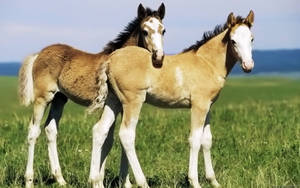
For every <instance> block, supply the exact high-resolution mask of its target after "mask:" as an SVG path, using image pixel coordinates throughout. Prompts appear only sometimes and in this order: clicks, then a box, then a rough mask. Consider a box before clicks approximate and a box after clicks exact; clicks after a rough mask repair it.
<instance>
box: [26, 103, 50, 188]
mask: <svg viewBox="0 0 300 188" xmlns="http://www.w3.org/2000/svg"><path fill="white" fill-rule="evenodd" d="M46 107H47V101H46V100H45V99H44V98H38V99H36V100H35V102H34V106H33V116H32V119H31V121H30V124H29V132H28V137H27V140H28V145H29V146H28V158H27V165H26V171H25V181H26V187H27V188H29V187H33V158H34V146H35V143H36V140H37V138H38V137H39V135H40V133H41V129H40V123H41V120H42V118H43V114H44V111H45V109H46Z"/></svg>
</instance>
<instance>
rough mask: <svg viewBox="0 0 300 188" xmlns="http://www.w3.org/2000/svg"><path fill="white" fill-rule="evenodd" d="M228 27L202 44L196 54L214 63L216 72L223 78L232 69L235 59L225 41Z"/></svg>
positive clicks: (211, 63)
mask: <svg viewBox="0 0 300 188" xmlns="http://www.w3.org/2000/svg"><path fill="white" fill-rule="evenodd" d="M227 32H228V29H226V30H225V31H223V32H222V33H220V34H219V35H217V36H215V37H214V38H212V39H210V40H209V41H207V42H206V43H205V44H203V45H202V46H200V48H199V49H198V50H197V52H196V55H197V56H199V57H201V59H204V60H205V61H207V62H208V63H209V64H210V65H212V67H213V70H214V72H215V73H216V74H217V75H218V76H221V77H223V78H226V76H227V75H228V74H229V72H230V71H231V69H232V67H233V65H234V63H235V60H234V58H233V56H232V53H231V50H228V48H229V46H228V43H227V42H223V41H224V38H225V37H226V34H227Z"/></svg>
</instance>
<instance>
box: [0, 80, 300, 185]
mask: <svg viewBox="0 0 300 188" xmlns="http://www.w3.org/2000/svg"><path fill="white" fill-rule="evenodd" d="M299 83H300V82H299V80H290V79H282V78H251V77H247V78H233V79H230V80H229V81H228V82H227V84H226V86H225V89H224V90H223V91H222V94H221V96H220V97H219V99H218V101H217V103H216V104H215V105H214V106H213V108H212V118H211V129H212V134H213V148H212V158H213V166H214V170H215V172H216V176H217V179H218V181H219V182H220V183H221V184H222V185H223V187H229V188H230V187H232V188H239V187H251V188H267V187H300V116H299V114H300V84H299ZM16 84H17V83H16V78H14V77H0V92H1V93H0V97H1V100H0V187H22V186H24V178H23V176H24V172H25V165H26V158H27V144H26V137H27V128H28V122H29V119H30V114H31V109H30V108H28V109H26V108H23V107H20V106H19V105H18V102H17V98H16ZM98 117H99V114H94V115H91V116H87V115H84V108H82V107H80V106H78V105H75V104H72V103H69V104H68V105H67V107H66V110H65V112H64V115H63V118H62V120H61V123H60V127H59V135H58V150H59V158H60V162H61V166H62V170H63V175H64V177H65V179H66V181H67V182H68V183H69V187H88V186H89V185H88V183H87V180H88V175H89V165H90V151H91V141H92V137H91V135H92V134H91V130H92V126H93V124H94V123H95V122H96V120H97V118H98ZM119 121H120V118H119V119H118V122H119ZM118 124H119V123H117V127H116V130H115V132H116V133H117V131H118ZM189 127H190V113H189V110H182V109H172V110H170V109H159V108H156V107H152V106H149V105H144V107H143V109H142V113H141V116H140V121H139V124H138V128H137V138H136V149H137V153H138V157H139V161H140V163H141V166H142V168H143V171H144V173H145V175H146V177H147V180H148V182H149V184H150V186H151V187H162V188H163V187H188V181H187V171H188V158H189V144H188V139H187V138H188V135H189ZM117 135H118V134H115V143H114V146H113V149H112V151H111V153H110V154H109V158H108V162H107V169H106V179H105V183H106V185H107V187H115V186H116V184H115V180H116V179H117V177H118V171H119V162H120V150H121V149H120V143H119V138H118V137H117ZM199 156H200V157H199V166H198V169H199V180H200V183H201V185H202V186H203V187H204V188H208V187H211V186H210V185H209V182H207V181H206V180H205V174H204V165H203V159H202V158H203V157H202V153H200V155H199ZM34 172H35V184H36V186H37V187H45V186H47V187H58V185H57V184H56V183H55V182H54V181H53V177H52V176H51V173H50V166H49V160H48V154H47V144H46V138H45V133H44V132H43V133H42V134H41V136H40V137H39V139H38V142H37V145H36V151H35V163H34ZM131 180H132V181H133V182H134V178H133V175H132V174H131Z"/></svg>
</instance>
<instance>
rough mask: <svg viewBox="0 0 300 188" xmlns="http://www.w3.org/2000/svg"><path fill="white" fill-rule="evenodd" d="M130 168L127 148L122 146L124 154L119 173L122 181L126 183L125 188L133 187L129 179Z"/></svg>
mask: <svg viewBox="0 0 300 188" xmlns="http://www.w3.org/2000/svg"><path fill="white" fill-rule="evenodd" d="M128 169H129V161H128V159H127V156H126V153H125V150H124V148H123V146H122V156H121V164H120V175H119V177H120V180H121V183H122V184H124V187H125V188H131V187H132V185H131V183H130V179H129V172H128ZM124 180H125V182H124Z"/></svg>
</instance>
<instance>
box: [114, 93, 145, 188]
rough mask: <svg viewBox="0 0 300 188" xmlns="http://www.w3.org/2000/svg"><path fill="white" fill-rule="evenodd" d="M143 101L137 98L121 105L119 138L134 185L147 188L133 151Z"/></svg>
mask: <svg viewBox="0 0 300 188" xmlns="http://www.w3.org/2000/svg"><path fill="white" fill-rule="evenodd" d="M142 104H143V100H140V99H139V97H137V98H136V99H133V100H131V101H130V103H127V104H123V118H122V123H121V126H120V132H119V136H120V139H121V143H122V145H123V147H124V150H125V152H126V155H127V158H128V161H129V163H130V166H131V169H132V172H133V174H134V177H135V180H136V183H137V185H138V186H141V187H143V188H145V187H149V186H148V184H147V182H146V178H145V175H144V173H143V171H142V168H141V166H140V163H139V161H138V158H137V155H136V151H135V146H134V144H135V143H134V142H135V129H136V125H137V122H138V118H139V114H140V110H141V107H142Z"/></svg>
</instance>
